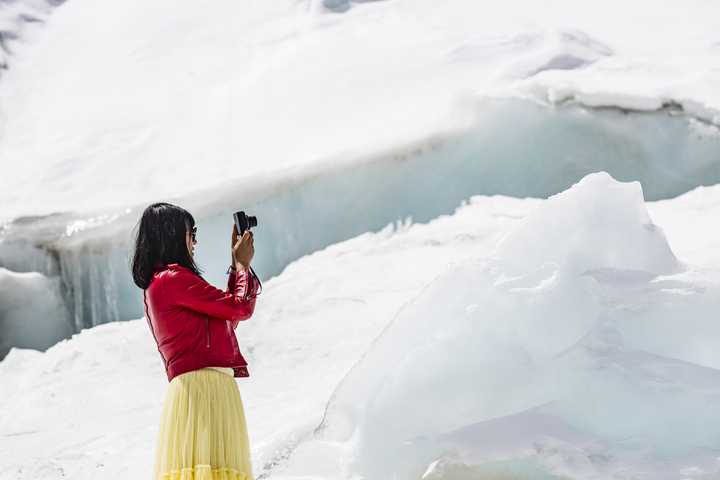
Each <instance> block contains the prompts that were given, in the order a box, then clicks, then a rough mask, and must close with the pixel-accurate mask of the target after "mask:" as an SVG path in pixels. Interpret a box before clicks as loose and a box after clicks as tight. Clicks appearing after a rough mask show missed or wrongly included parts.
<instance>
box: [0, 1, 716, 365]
mask: <svg viewBox="0 0 720 480" xmlns="http://www.w3.org/2000/svg"><path fill="white" fill-rule="evenodd" d="M60 3H62V2H56V1H52V2H46V1H45V0H33V1H21V0H18V1H15V2H9V3H8V2H5V3H3V4H2V6H3V9H2V12H3V13H2V15H3V16H2V18H3V19H4V21H5V22H6V24H7V25H8V27H7V30H8V31H12V32H16V33H13V34H12V35H11V37H12V38H13V40H12V51H11V52H10V53H8V55H7V58H5V60H3V61H4V62H5V63H6V64H7V69H6V71H4V72H3V75H2V88H0V117H1V120H2V121H1V122H0V145H1V146H2V148H0V165H3V174H2V175H1V176H0V205H1V206H2V207H1V208H0V267H4V268H6V269H8V270H11V271H13V272H16V273H27V272H38V273H40V274H42V275H44V276H45V277H47V279H48V280H52V281H51V284H52V285H53V295H54V296H59V297H60V298H62V301H61V302H60V303H59V304H57V308H58V309H59V310H61V311H62V314H61V315H59V316H58V317H57V318H58V320H53V321H57V322H63V324H62V325H53V326H50V325H47V322H46V321H45V320H44V319H43V318H41V317H33V318H31V319H30V320H29V321H30V322H31V323H32V324H33V325H34V328H36V330H37V331H38V332H44V333H43V334H39V335H38V337H37V339H36V341H30V342H26V340H27V339H23V341H22V343H18V342H19V338H18V339H15V340H12V339H11V340H10V341H9V343H11V344H16V345H18V346H25V347H32V348H47V347H48V346H49V345H50V344H51V343H52V342H53V341H56V340H59V339H60V337H58V336H57V334H55V333H53V332H60V331H66V326H67V325H69V328H70V329H71V330H72V331H74V332H78V331H80V330H81V329H83V328H88V327H92V326H95V325H98V324H101V323H104V322H107V321H118V320H128V319H131V318H136V317H137V316H139V315H140V314H141V310H140V305H141V302H139V299H138V293H137V292H136V291H135V289H134V287H133V286H132V284H131V283H130V282H129V279H128V277H127V275H126V274H125V272H126V271H127V251H128V245H129V244H130V242H131V238H130V237H131V235H130V233H129V232H130V231H131V229H132V226H133V225H134V222H135V221H136V220H137V218H138V215H139V212H140V211H141V209H142V208H143V207H144V206H145V205H147V204H149V203H150V202H152V201H158V200H168V201H174V202H176V203H179V204H181V205H183V206H185V207H186V208H188V209H189V210H190V211H192V212H193V213H194V214H195V215H196V216H197V217H198V219H199V220H200V225H199V226H200V228H201V230H202V231H204V232H205V235H204V237H203V236H201V237H200V238H201V239H203V241H202V242H201V244H200V245H199V247H198V250H199V252H198V256H199V259H200V261H201V263H202V264H203V266H205V267H206V270H207V272H208V279H209V280H211V281H214V282H217V283H222V274H221V273H220V272H222V271H224V270H225V265H224V263H225V256H223V255H219V254H215V253H214V252H216V251H218V250H219V249H220V248H221V247H222V246H223V245H224V244H223V243H221V242H222V240H220V238H222V236H221V235H218V233H222V232H224V230H223V228H225V227H221V226H219V225H220V224H222V222H223V221H226V220H223V219H227V218H230V217H229V215H230V213H231V212H232V211H234V210H239V209H244V210H246V211H250V210H254V211H255V213H257V214H258V216H259V217H261V218H262V219H266V221H265V222H264V223H262V224H261V227H260V228H259V229H258V232H257V233H258V239H259V240H261V241H262V242H258V243H262V244H263V245H264V246H265V248H264V249H259V251H258V255H257V264H258V267H259V268H258V270H259V271H260V273H261V274H262V275H263V277H264V278H265V279H268V278H270V277H272V276H273V275H277V274H278V273H280V272H281V271H282V269H283V268H284V267H285V266H286V265H287V264H288V263H289V262H291V261H292V260H294V259H297V258H300V257H301V256H302V255H305V254H307V253H310V252H313V251H316V250H317V249H320V248H323V247H325V246H327V245H330V244H332V243H334V242H337V241H341V240H345V239H348V238H351V237H352V236H354V235H358V234H361V233H362V232H364V231H371V230H378V229H380V228H382V227H383V225H385V224H387V223H389V222H393V221H396V220H400V219H406V218H408V217H410V218H412V219H414V220H415V221H427V220H429V219H431V218H434V217H435V216H437V215H440V214H445V213H449V212H451V211H452V210H453V209H454V208H455V207H456V206H457V205H458V204H459V203H460V202H461V201H463V200H465V199H467V198H469V197H470V196H471V195H476V194H504V195H514V196H518V197H527V196H533V197H547V196H549V195H552V194H554V193H557V192H559V191H561V190H563V189H565V188H567V187H568V186H570V185H571V184H573V183H574V182H576V181H578V180H579V179H580V178H582V177H583V176H584V175H586V174H588V173H591V172H595V171H600V170H602V171H607V172H609V173H610V174H611V175H613V176H614V177H615V178H618V179H620V180H639V181H640V182H641V183H642V185H643V189H644V192H645V196H646V198H647V199H663V198H672V197H674V196H676V195H679V194H682V193H684V192H687V191H690V190H692V189H693V188H695V187H696V186H698V185H712V184H714V183H717V181H718V178H719V177H720V167H719V166H718V162H717V159H718V158H720V155H718V138H719V134H718V125H720V122H719V121H718V113H717V112H718V111H720V107H719V106H720V97H718V94H717V89H716V88H714V85H717V82H718V80H720V78H719V77H718V72H719V71H720V69H718V58H719V57H718V56H717V54H716V53H717V45H718V41H719V40H718V37H717V31H716V28H715V25H714V23H713V21H712V19H713V18H716V16H717V14H718V13H720V12H718V10H717V9H718V7H717V5H716V4H715V3H713V2H711V1H702V0H694V1H693V2H692V8H689V7H688V8H685V7H682V8H680V7H678V6H674V5H664V6H662V7H658V6H657V5H655V4H654V3H651V2H645V1H642V2H633V4H631V5H629V4H627V3H626V2H620V1H614V2H611V4H608V5H605V4H603V5H600V4H597V5H596V4H588V5H582V6H580V5H578V4H576V3H573V2H569V1H561V2H557V3H554V4H553V5H552V6H543V7H540V6H536V5H528V4H527V2H522V1H519V0H513V1H510V2H505V3H504V4H503V7H502V8H496V9H492V10H490V9H486V8H483V7H482V5H480V4H477V2H473V1H470V0H453V1H452V2H448V3H447V5H446V7H445V8H439V7H438V6H437V5H436V4H435V3H434V2H432V1H429V0H417V1H407V0H393V1H383V2H345V1H341V2H325V1H317V0H305V1H300V2H297V1H291V0H273V1H268V2H256V3H253V4H249V5H238V4H236V3H234V2H231V1H228V0H224V1H222V2H218V3H217V4H215V5H214V6H213V8H208V9H198V8H196V6H193V5H184V6H179V5H177V4H176V3H174V2H170V1H168V0H164V1H162V2H159V3H156V4H154V5H153V8H151V9H148V7H147V5H146V2H140V1H138V0H133V1H128V2H123V3H122V4H121V5H120V4H116V3H115V2H111V1H109V0H101V1H100V0H99V1H95V2H88V1H83V0H76V1H73V2H65V3H62V5H61V6H59V7H57V8H54V7H56V6H57V5H59V4H60ZM610 6H613V8H617V9H619V10H620V11H623V12H625V15H622V16H619V17H618V16H616V15H613V14H612V9H611V8H610ZM31 10H32V12H35V13H34V14H33V15H34V16H33V18H38V19H41V20H42V22H32V24H33V28H29V27H28V28H25V26H27V25H25V23H27V22H25V23H23V22H20V23H18V22H19V20H18V19H22V18H29V17H27V15H26V11H27V12H30V11H31ZM638 19H640V21H639V20H638ZM678 22H680V23H682V22H685V23H687V24H692V26H693V27H692V29H689V30H683V29H680V30H678V29H677V28H676V27H677V25H678V24H679V23H678ZM23 25H25V26H23ZM663 29H674V31H676V35H658V34H657V32H660V31H663ZM88 38H92V42H89V41H88ZM168 79H171V80H170V81H169V80H168ZM279 136H281V137H282V140H281V141H278V138H279ZM179 139H182V141H178V140H179ZM326 195H334V197H335V198H336V199H337V201H336V202H333V203H332V204H327V202H325V201H324V200H325V198H326ZM358 203H360V204H364V205H365V209H363V211H362V212H358V209H357V207H356V205H358ZM350 211H353V212H358V213H356V214H355V215H348V214H347V212H350ZM309 232H311V233H309ZM58 279H59V281H58ZM100 279H104V281H100ZM27 294H28V293H27V292H18V295H21V296H22V295H27ZM60 318H66V319H68V320H59V319H60ZM66 324H67V325H66ZM46 326H47V327H48V328H45V327H46ZM4 353H5V352H3V351H0V357H1V356H2V355H4Z"/></svg>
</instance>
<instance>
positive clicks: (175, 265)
mask: <svg viewBox="0 0 720 480" xmlns="http://www.w3.org/2000/svg"><path fill="white" fill-rule="evenodd" d="M180 267H181V265H180V264H179V263H168V264H167V265H163V264H162V263H156V264H155V266H154V267H153V273H157V272H160V271H162V270H167V269H170V270H177V269H178V268H180Z"/></svg>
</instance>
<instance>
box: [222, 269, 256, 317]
mask: <svg viewBox="0 0 720 480" xmlns="http://www.w3.org/2000/svg"><path fill="white" fill-rule="evenodd" d="M230 275H231V276H233V275H235V276H238V277H242V278H239V281H235V282H234V283H233V284H234V285H235V289H236V292H241V296H242V298H244V299H246V302H247V304H248V306H249V307H250V314H251V315H252V312H253V311H254V310H255V297H256V294H257V291H258V284H257V281H255V279H254V278H253V276H252V273H250V271H249V270H243V271H241V273H240V274H237V273H235V272H232V273H231V274H230ZM229 283H230V279H228V284H229ZM240 320H242V319H240ZM240 320H232V327H233V329H235V328H237V326H238V323H240Z"/></svg>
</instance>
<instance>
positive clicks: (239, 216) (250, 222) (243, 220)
mask: <svg viewBox="0 0 720 480" xmlns="http://www.w3.org/2000/svg"><path fill="white" fill-rule="evenodd" d="M233 218H234V219H235V227H236V228H237V231H238V234H240V235H242V234H243V233H245V230H248V229H250V228H252V227H257V217H253V216H251V215H245V212H243V211H239V212H235V213H233Z"/></svg>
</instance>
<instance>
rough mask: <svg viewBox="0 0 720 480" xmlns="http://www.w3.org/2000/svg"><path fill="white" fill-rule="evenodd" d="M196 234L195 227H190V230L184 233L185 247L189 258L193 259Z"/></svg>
mask: <svg viewBox="0 0 720 480" xmlns="http://www.w3.org/2000/svg"><path fill="white" fill-rule="evenodd" d="M196 232H197V227H192V230H187V231H185V244H186V245H187V249H188V253H189V254H190V258H194V257H195V244H196V243H197V240H196V239H195V233H196Z"/></svg>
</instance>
